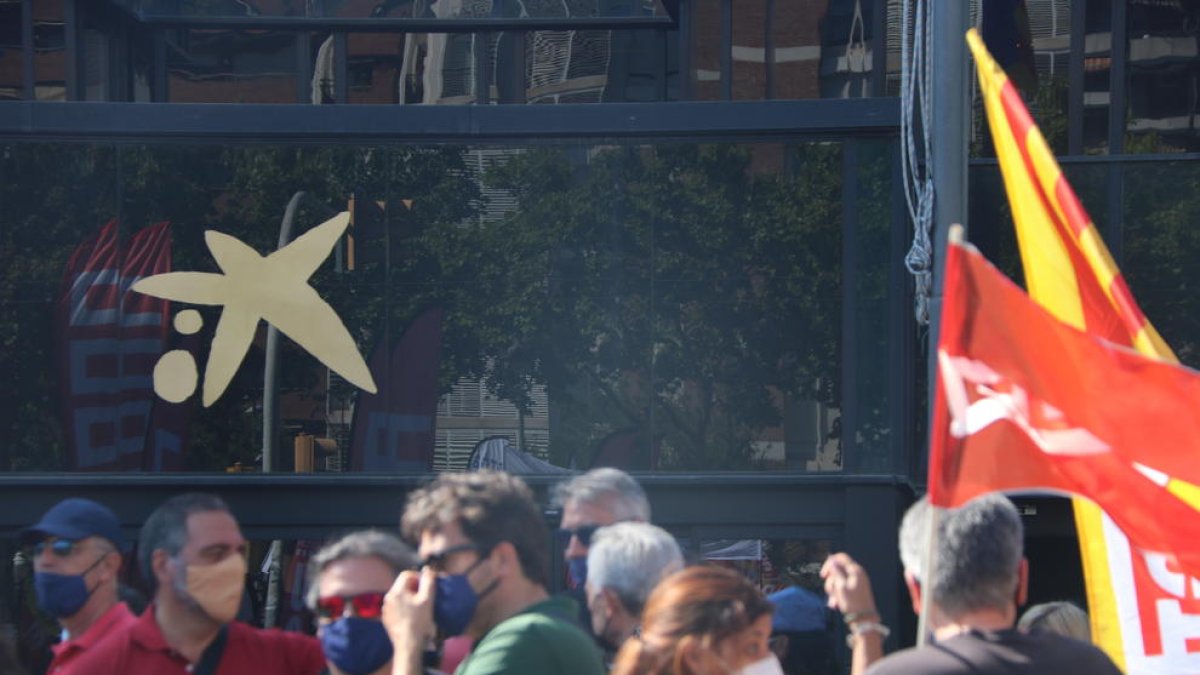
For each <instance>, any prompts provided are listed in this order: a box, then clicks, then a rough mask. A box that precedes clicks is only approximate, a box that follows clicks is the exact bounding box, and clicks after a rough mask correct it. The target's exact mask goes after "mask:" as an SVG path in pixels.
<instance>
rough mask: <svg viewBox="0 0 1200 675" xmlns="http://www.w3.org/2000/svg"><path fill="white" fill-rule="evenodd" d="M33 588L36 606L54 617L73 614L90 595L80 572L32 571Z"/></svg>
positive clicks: (60, 617)
mask: <svg viewBox="0 0 1200 675" xmlns="http://www.w3.org/2000/svg"><path fill="white" fill-rule="evenodd" d="M33 590H34V592H35V593H36V594H37V603H38V607H41V608H42V609H43V610H44V611H45V612H46V613H47V614H49V615H50V616H52V617H54V618H56V619H63V618H66V617H68V616H75V614H76V613H77V612H79V610H80V609H82V608H83V606H84V605H85V604H86V603H87V601H88V598H89V597H91V595H92V594H91V592H89V591H88V588H87V584H85V583H84V582H83V575H82V574H53V573H51V572H34V573H33Z"/></svg>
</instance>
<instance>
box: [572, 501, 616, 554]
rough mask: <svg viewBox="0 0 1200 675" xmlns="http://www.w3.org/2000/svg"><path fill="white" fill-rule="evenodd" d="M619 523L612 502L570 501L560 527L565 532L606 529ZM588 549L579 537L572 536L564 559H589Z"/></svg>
mask: <svg viewBox="0 0 1200 675" xmlns="http://www.w3.org/2000/svg"><path fill="white" fill-rule="evenodd" d="M615 522H617V517H616V516H615V515H614V514H613V510H612V508H611V504H610V500H603V501H600V502H579V501H569V502H567V503H566V504H563V514H562V523H561V524H560V525H559V528H560V529H563V530H577V529H579V528H581V527H588V526H594V527H604V526H605V525H612V524H613V523H615ZM587 552H588V547H587V546H584V545H583V542H581V541H579V537H576V536H572V537H571V538H570V540H568V541H567V548H566V550H564V551H563V557H564V558H566V559H567V560H571V559H572V558H584V557H587Z"/></svg>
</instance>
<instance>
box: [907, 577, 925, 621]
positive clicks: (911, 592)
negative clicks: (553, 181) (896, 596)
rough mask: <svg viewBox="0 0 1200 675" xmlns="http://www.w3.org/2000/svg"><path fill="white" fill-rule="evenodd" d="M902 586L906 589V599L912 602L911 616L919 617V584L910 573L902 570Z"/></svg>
mask: <svg viewBox="0 0 1200 675" xmlns="http://www.w3.org/2000/svg"><path fill="white" fill-rule="evenodd" d="M904 585H905V587H907V588H908V597H909V599H911V600H912V611H913V614H916V615H917V616H921V582H920V581H918V580H917V577H916V576H914V575H913V573H912V572H909V571H908V570H904Z"/></svg>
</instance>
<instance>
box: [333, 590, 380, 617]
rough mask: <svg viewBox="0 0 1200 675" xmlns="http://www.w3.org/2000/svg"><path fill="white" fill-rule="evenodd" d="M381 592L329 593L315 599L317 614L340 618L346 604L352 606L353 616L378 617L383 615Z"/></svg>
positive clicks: (344, 611) (343, 614) (343, 613)
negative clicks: (327, 595) (342, 594)
mask: <svg viewBox="0 0 1200 675" xmlns="http://www.w3.org/2000/svg"><path fill="white" fill-rule="evenodd" d="M383 596H384V594H383V593H361V594H359V595H351V596H341V595H331V596H329V597H328V598H320V599H319V600H317V616H318V617H320V618H322V619H340V618H342V617H343V616H345V614H346V605H347V604H349V605H350V606H351V607H353V608H354V616H357V617H359V618H360V619H378V618H379V617H381V616H383Z"/></svg>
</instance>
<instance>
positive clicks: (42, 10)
mask: <svg viewBox="0 0 1200 675" xmlns="http://www.w3.org/2000/svg"><path fill="white" fill-rule="evenodd" d="M33 78H34V95H35V97H36V98H37V99H38V100H39V101H65V100H67V37H66V23H65V19H64V10H63V0H34V2H33Z"/></svg>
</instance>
